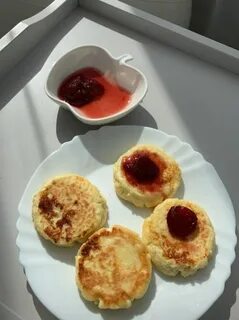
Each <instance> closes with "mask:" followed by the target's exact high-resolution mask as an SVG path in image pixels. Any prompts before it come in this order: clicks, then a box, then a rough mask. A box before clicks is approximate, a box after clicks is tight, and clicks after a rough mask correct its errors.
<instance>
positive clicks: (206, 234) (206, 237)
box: [142, 199, 215, 277]
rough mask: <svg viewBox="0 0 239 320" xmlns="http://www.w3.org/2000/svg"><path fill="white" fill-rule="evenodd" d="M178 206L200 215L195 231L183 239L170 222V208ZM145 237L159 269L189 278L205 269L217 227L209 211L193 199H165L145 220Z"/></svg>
mask: <svg viewBox="0 0 239 320" xmlns="http://www.w3.org/2000/svg"><path fill="white" fill-rule="evenodd" d="M176 206H183V207H186V208H188V209H190V210H192V211H193V212H194V214H195V215H196V218H197V224H196V225H194V228H195V230H193V232H192V233H191V234H189V235H188V236H185V237H183V238H182V237H179V236H178V235H176V236H175V234H172V231H170V229H169V226H168V222H167V216H168V212H169V210H170V209H171V208H172V207H174V208H175V207H176ZM178 225H179V226H180V223H179V222H178ZM176 227H177V225H176ZM142 239H143V242H144V243H145V244H146V246H147V248H148V250H149V253H150V255H151V258H152V261H153V263H154V264H155V266H156V268H157V269H158V270H159V271H161V272H163V273H164V274H166V275H169V276H176V275H177V274H181V275H182V276H184V277H187V276H189V275H192V274H193V273H195V272H196V271H197V270H198V269H201V268H204V267H205V266H206V265H207V264H208V261H209V259H210V257H211V256H212V254H213V250H214V246H215V234H214V229H213V226H212V224H211V222H210V219H209V217H208V215H207V213H206V212H205V210H204V209H202V208H201V207H199V206H198V205H197V204H195V203H193V202H191V201H187V200H179V199H168V200H165V201H164V202H163V203H161V204H160V205H158V206H157V207H156V208H155V209H154V211H153V213H152V214H151V216H150V217H148V218H147V219H145V221H144V224H143V232H142Z"/></svg>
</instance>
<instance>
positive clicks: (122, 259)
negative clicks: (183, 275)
mask: <svg viewBox="0 0 239 320" xmlns="http://www.w3.org/2000/svg"><path fill="white" fill-rule="evenodd" d="M151 269H152V267H151V259H150V255H149V253H148V251H147V248H146V246H145V245H144V244H143V243H142V241H141V239H140V238H139V236H138V235H137V234H136V233H135V232H133V231H131V230H129V229H127V228H125V227H122V226H118V225H115V226H112V228H109V229H106V228H102V229H100V230H98V231H97V232H95V233H94V234H93V235H92V236H91V237H90V238H89V239H88V240H87V241H86V242H85V243H84V244H83V245H82V246H81V248H80V250H79V252H78V255H77V256H76V283H77V285H78V287H79V289H80V291H81V294H82V296H83V297H84V298H85V299H86V300H89V301H93V302H95V303H96V304H97V305H98V307H99V308H100V309H120V308H129V307H130V306H131V304H132V301H133V300H134V299H139V298H141V297H143V296H144V294H145V292H146V291H147V288H148V285H149V282H150V279H151V271H152V270H151Z"/></svg>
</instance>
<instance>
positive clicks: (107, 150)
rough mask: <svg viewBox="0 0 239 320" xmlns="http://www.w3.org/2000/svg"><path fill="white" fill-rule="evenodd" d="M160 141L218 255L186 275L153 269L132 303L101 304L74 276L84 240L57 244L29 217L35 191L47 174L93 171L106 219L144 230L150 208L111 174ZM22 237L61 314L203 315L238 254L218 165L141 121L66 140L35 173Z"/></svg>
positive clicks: (33, 272)
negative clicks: (208, 225)
mask: <svg viewBox="0 0 239 320" xmlns="http://www.w3.org/2000/svg"><path fill="white" fill-rule="evenodd" d="M139 143H151V144H154V145H156V146H159V147H162V148H164V149H165V150H166V152H168V153H169V154H170V155H172V156H173V157H174V158H175V159H176V161H177V162H178V163H179V165H180V167H181V170H182V176H183V185H182V187H181V188H180V190H179V192H178V194H177V195H176V196H177V197H180V198H184V199H189V200H193V201H195V202H197V203H198V204H200V205H201V206H202V207H204V208H205V209H206V211H207V212H208V215H209V216H210V218H211V221H212V223H213V225H214V228H215V232H216V245H217V249H216V253H215V258H214V259H212V261H211V262H210V263H209V265H208V267H207V268H206V269H204V270H201V271H199V272H198V273H197V274H196V275H195V276H193V277H191V278H188V279H181V278H167V277H165V276H162V275H161V274H159V273H157V272H156V271H155V272H154V273H153V277H152V281H151V284H150V287H149V290H148V291H147V293H146V294H145V296H144V297H143V298H142V299H140V300H137V301H135V302H134V304H133V306H132V307H131V308H130V309H128V310H117V311H111V310H99V309H98V308H97V307H96V306H95V305H94V304H93V303H89V302H86V301H84V300H83V299H82V298H81V296H80V294H79V292H78V289H77V286H76V284H75V279H74V278H75V268H74V256H75V254H76V252H77V249H78V247H77V246H75V247H73V248H70V249H67V248H57V247H55V246H54V245H52V244H51V243H48V242H47V241H45V240H43V239H40V237H39V236H38V234H37V232H36V231H35V229H34V226H33V223H32V218H31V205H32V196H33V194H34V193H35V192H36V191H37V190H38V189H39V187H40V186H41V185H42V184H43V183H44V182H45V181H46V180H48V179H49V178H51V177H53V176H55V175H61V174H64V173H76V174H80V175H82V176H85V177H86V178H88V179H89V180H90V181H91V182H92V183H94V184H95V185H96V186H97V187H98V188H99V189H100V190H101V192H102V193H103V195H104V196H105V198H106V200H107V203H108V206H109V219H108V224H109V225H112V224H122V225H125V226H126V227H128V228H131V229H133V230H135V231H136V232H138V233H139V234H140V233H141V226H142V223H143V219H144V217H146V216H148V214H149V213H150V210H147V209H145V210H144V209H136V208H135V207H134V206H132V205H129V204H127V203H126V202H123V201H121V200H119V198H118V197H117V196H116V194H115V192H114V187H113V181H112V169H113V163H114V162H115V161H116V159H117V158H118V157H119V156H120V155H121V154H122V153H123V152H125V151H126V150H127V149H129V148H130V147H132V146H133V145H135V144H139ZM19 212H20V217H19V220H18V223H17V228H18V231H19V234H18V238H17V245H18V247H19V249H20V261H21V263H22V265H23V266H24V268H25V272H26V276H27V279H28V282H29V284H30V286H31V288H32V290H33V291H34V293H35V294H36V296H37V297H38V298H39V299H40V301H41V302H42V303H43V304H44V305H45V306H46V307H47V308H48V309H49V310H50V311H51V312H52V313H53V314H54V315H56V316H57V317H58V318H59V319H63V320H79V319H88V320H91V319H92V320H93V319H105V320H111V319H114V320H116V319H118V320H122V319H124V320H128V319H132V318H134V317H137V319H141V320H142V319H163V320H171V319H177V320H193V319H198V318H199V317H200V316H201V315H202V314H203V313H204V312H205V311H206V310H207V309H208V308H209V307H210V306H211V305H212V304H213V302H214V301H215V300H216V299H217V298H218V297H219V296H220V295H221V294H222V292H223V289H224V285H225V281H226V279H227V278H228V277H229V275H230V268H231V264H232V262H233V260H234V258H235V252H234V248H235V244H236V235H235V215H234V210H233V207H232V204H231V201H230V198H229V196H228V194H227V191H226V190H225V187H224V185H223V183H222V182H221V180H220V178H219V177H218V175H217V173H216V171H215V169H214V168H213V166H212V165H210V164H209V163H208V162H206V161H205V160H204V159H203V157H202V156H201V155H200V154H199V153H198V152H195V151H194V150H193V149H192V148H191V146H190V145H188V144H186V143H183V142H181V141H180V140H179V139H178V138H176V137H174V136H169V135H167V134H166V133H163V132H161V131H159V130H154V129H150V128H144V127H137V126H118V127H117V126H112V127H103V128H101V129H100V130H98V131H90V132H88V133H87V134H85V135H82V136H77V137H75V138H74V139H73V140H72V141H70V142H67V143H64V144H63V145H62V146H61V147H60V149H59V150H57V151H56V152H54V153H53V154H51V155H50V156H49V157H48V158H47V159H46V160H45V161H44V162H43V163H42V164H41V165H40V166H39V167H38V169H37V170H36V172H35V173H34V174H33V176H32V178H31V179H30V182H29V183H28V185H27V187H26V190H25V192H24V194H23V197H22V199H21V201H20V204H19Z"/></svg>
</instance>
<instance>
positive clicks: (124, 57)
mask: <svg viewBox="0 0 239 320" xmlns="http://www.w3.org/2000/svg"><path fill="white" fill-rule="evenodd" d="M133 59H134V58H133V56H131V54H129V53H125V54H123V55H122V56H119V57H118V58H117V60H118V61H119V64H124V63H126V62H127V61H130V60H133Z"/></svg>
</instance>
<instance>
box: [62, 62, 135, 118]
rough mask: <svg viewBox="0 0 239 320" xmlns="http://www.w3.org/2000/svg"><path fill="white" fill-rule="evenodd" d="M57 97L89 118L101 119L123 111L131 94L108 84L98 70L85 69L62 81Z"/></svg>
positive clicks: (113, 84) (115, 85)
mask: <svg viewBox="0 0 239 320" xmlns="http://www.w3.org/2000/svg"><path fill="white" fill-rule="evenodd" d="M58 97H59V98H60V99H61V100H64V101H66V102H68V103H69V104H70V105H72V106H73V107H75V110H76V111H78V112H80V113H81V114H83V115H85V116H87V117H89V118H102V117H106V116H109V115H112V114H114V113H117V112H119V111H121V110H122V109H124V108H125V107H126V105H127V104H128V102H129V101H130V98H131V94H130V93H129V92H128V91H127V90H125V89H123V88H121V87H120V86H118V85H117V84H115V83H112V82H110V81H109V80H108V79H107V78H106V77H105V76H104V74H103V73H102V72H101V71H99V70H98V69H95V68H91V67H87V68H83V69H80V70H78V71H76V72H74V73H72V74H71V75H69V76H68V77H67V78H66V79H65V80H63V82H62V83H61V85H60V87H59V89H58Z"/></svg>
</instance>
